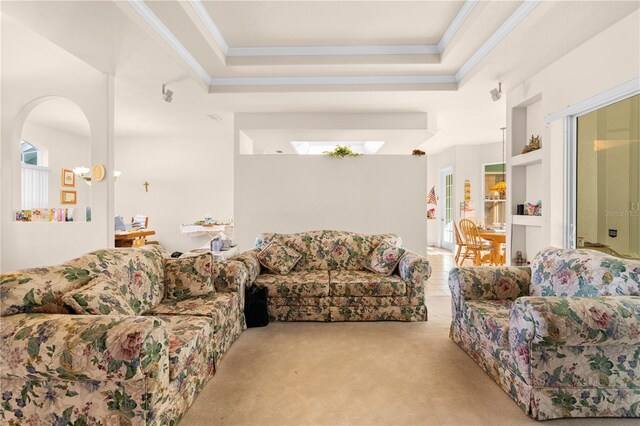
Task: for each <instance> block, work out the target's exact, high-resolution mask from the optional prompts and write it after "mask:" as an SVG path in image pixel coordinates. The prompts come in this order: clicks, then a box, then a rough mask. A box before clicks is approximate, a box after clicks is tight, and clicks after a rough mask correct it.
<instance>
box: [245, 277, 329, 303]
mask: <svg viewBox="0 0 640 426" xmlns="http://www.w3.org/2000/svg"><path fill="white" fill-rule="evenodd" d="M255 285H258V286H263V287H266V288H267V292H268V295H269V297H326V296H329V271H300V272H291V273H290V274H287V275H277V274H261V275H259V276H258V278H257V279H256V281H255Z"/></svg>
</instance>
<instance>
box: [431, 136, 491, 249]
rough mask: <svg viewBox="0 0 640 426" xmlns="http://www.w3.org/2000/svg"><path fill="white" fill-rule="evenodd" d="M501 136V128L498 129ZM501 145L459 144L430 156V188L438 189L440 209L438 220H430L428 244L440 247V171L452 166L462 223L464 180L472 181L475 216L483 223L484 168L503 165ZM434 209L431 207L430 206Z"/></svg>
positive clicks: (456, 207)
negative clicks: (487, 165)
mask: <svg viewBox="0 0 640 426" xmlns="http://www.w3.org/2000/svg"><path fill="white" fill-rule="evenodd" d="M496 134H498V135H500V129H496ZM502 158H503V156H502V142H497V143H491V144H484V145H457V146H454V147H451V148H449V149H447V150H445V151H442V152H440V153H438V154H435V155H428V156H427V170H428V178H427V187H428V190H430V189H431V187H432V186H434V185H435V187H436V195H437V196H438V207H436V215H437V218H436V220H429V221H428V225H427V236H428V245H430V246H440V245H441V241H440V227H441V224H442V223H441V219H442V214H441V213H440V210H439V209H440V207H441V206H442V203H443V194H442V191H441V189H440V186H441V184H440V182H439V175H440V170H442V169H444V168H445V167H448V166H453V186H454V187H453V192H454V200H453V201H454V218H455V220H456V221H458V220H460V219H461V217H460V208H459V206H460V203H461V202H462V201H464V181H465V180H467V179H468V180H469V181H470V182H471V200H472V201H474V202H475V208H476V217H478V218H479V219H480V220H482V217H483V214H484V213H483V205H482V196H483V194H482V190H483V186H484V180H483V165H484V164H488V163H500V162H502ZM430 207H431V206H430Z"/></svg>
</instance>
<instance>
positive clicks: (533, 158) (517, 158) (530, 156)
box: [511, 149, 542, 167]
mask: <svg viewBox="0 0 640 426" xmlns="http://www.w3.org/2000/svg"><path fill="white" fill-rule="evenodd" d="M536 163H542V150H541V149H536V150H535V151H531V152H527V153H526V154H520V155H514V156H513V157H511V166H513V167H515V166H529V165H531V164H536Z"/></svg>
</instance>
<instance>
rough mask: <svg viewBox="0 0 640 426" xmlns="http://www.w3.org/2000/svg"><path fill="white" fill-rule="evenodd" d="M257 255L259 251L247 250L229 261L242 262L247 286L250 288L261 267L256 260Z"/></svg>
mask: <svg viewBox="0 0 640 426" xmlns="http://www.w3.org/2000/svg"><path fill="white" fill-rule="evenodd" d="M258 253H260V250H259V249H253V250H247V251H243V252H242V253H240V254H238V255H237V256H234V257H233V258H231V260H237V261H239V262H242V263H243V264H244V266H245V267H246V268H247V272H248V278H247V286H251V285H252V284H253V283H254V282H255V280H256V278H258V275H260V272H261V269H262V267H261V266H260V261H259V260H258Z"/></svg>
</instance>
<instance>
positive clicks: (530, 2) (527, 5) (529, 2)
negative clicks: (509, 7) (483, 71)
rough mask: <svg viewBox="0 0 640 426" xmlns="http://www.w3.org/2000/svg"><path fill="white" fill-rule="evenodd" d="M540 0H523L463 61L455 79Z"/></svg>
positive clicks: (496, 42)
mask: <svg viewBox="0 0 640 426" xmlns="http://www.w3.org/2000/svg"><path fill="white" fill-rule="evenodd" d="M541 1H542V0H525V1H523V2H522V4H521V5H520V6H519V7H518V8H517V9H516V11H515V12H513V13H512V14H511V16H509V17H508V18H507V20H506V21H504V23H503V24H502V25H500V27H499V28H498V29H497V30H496V31H495V32H494V33H493V34H491V36H490V37H489V38H488V39H487V40H486V41H485V42H484V43H483V44H482V46H480V48H479V49H478V50H477V51H476V52H475V53H474V54H473V55H471V57H470V58H469V59H468V60H467V62H465V63H464V64H463V65H462V66H461V67H460V69H459V70H458V72H456V80H458V81H461V80H462V79H463V78H464V77H465V76H466V75H467V74H468V73H469V72H470V71H471V70H472V69H473V68H475V67H476V65H478V64H479V63H480V62H481V61H482V60H483V59H484V58H485V57H486V56H487V55H488V54H489V53H490V52H491V51H492V50H493V49H494V48H495V47H496V46H497V45H498V44H499V43H500V42H501V41H502V40H503V39H504V38H505V37H506V36H507V35H509V33H510V32H511V31H513V30H514V29H515V28H516V27H517V26H518V24H520V22H522V21H523V20H524V18H526V17H527V15H529V13H531V11H533V9H535V8H536V7H537V6H538V5H539V4H540V2H541Z"/></svg>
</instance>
